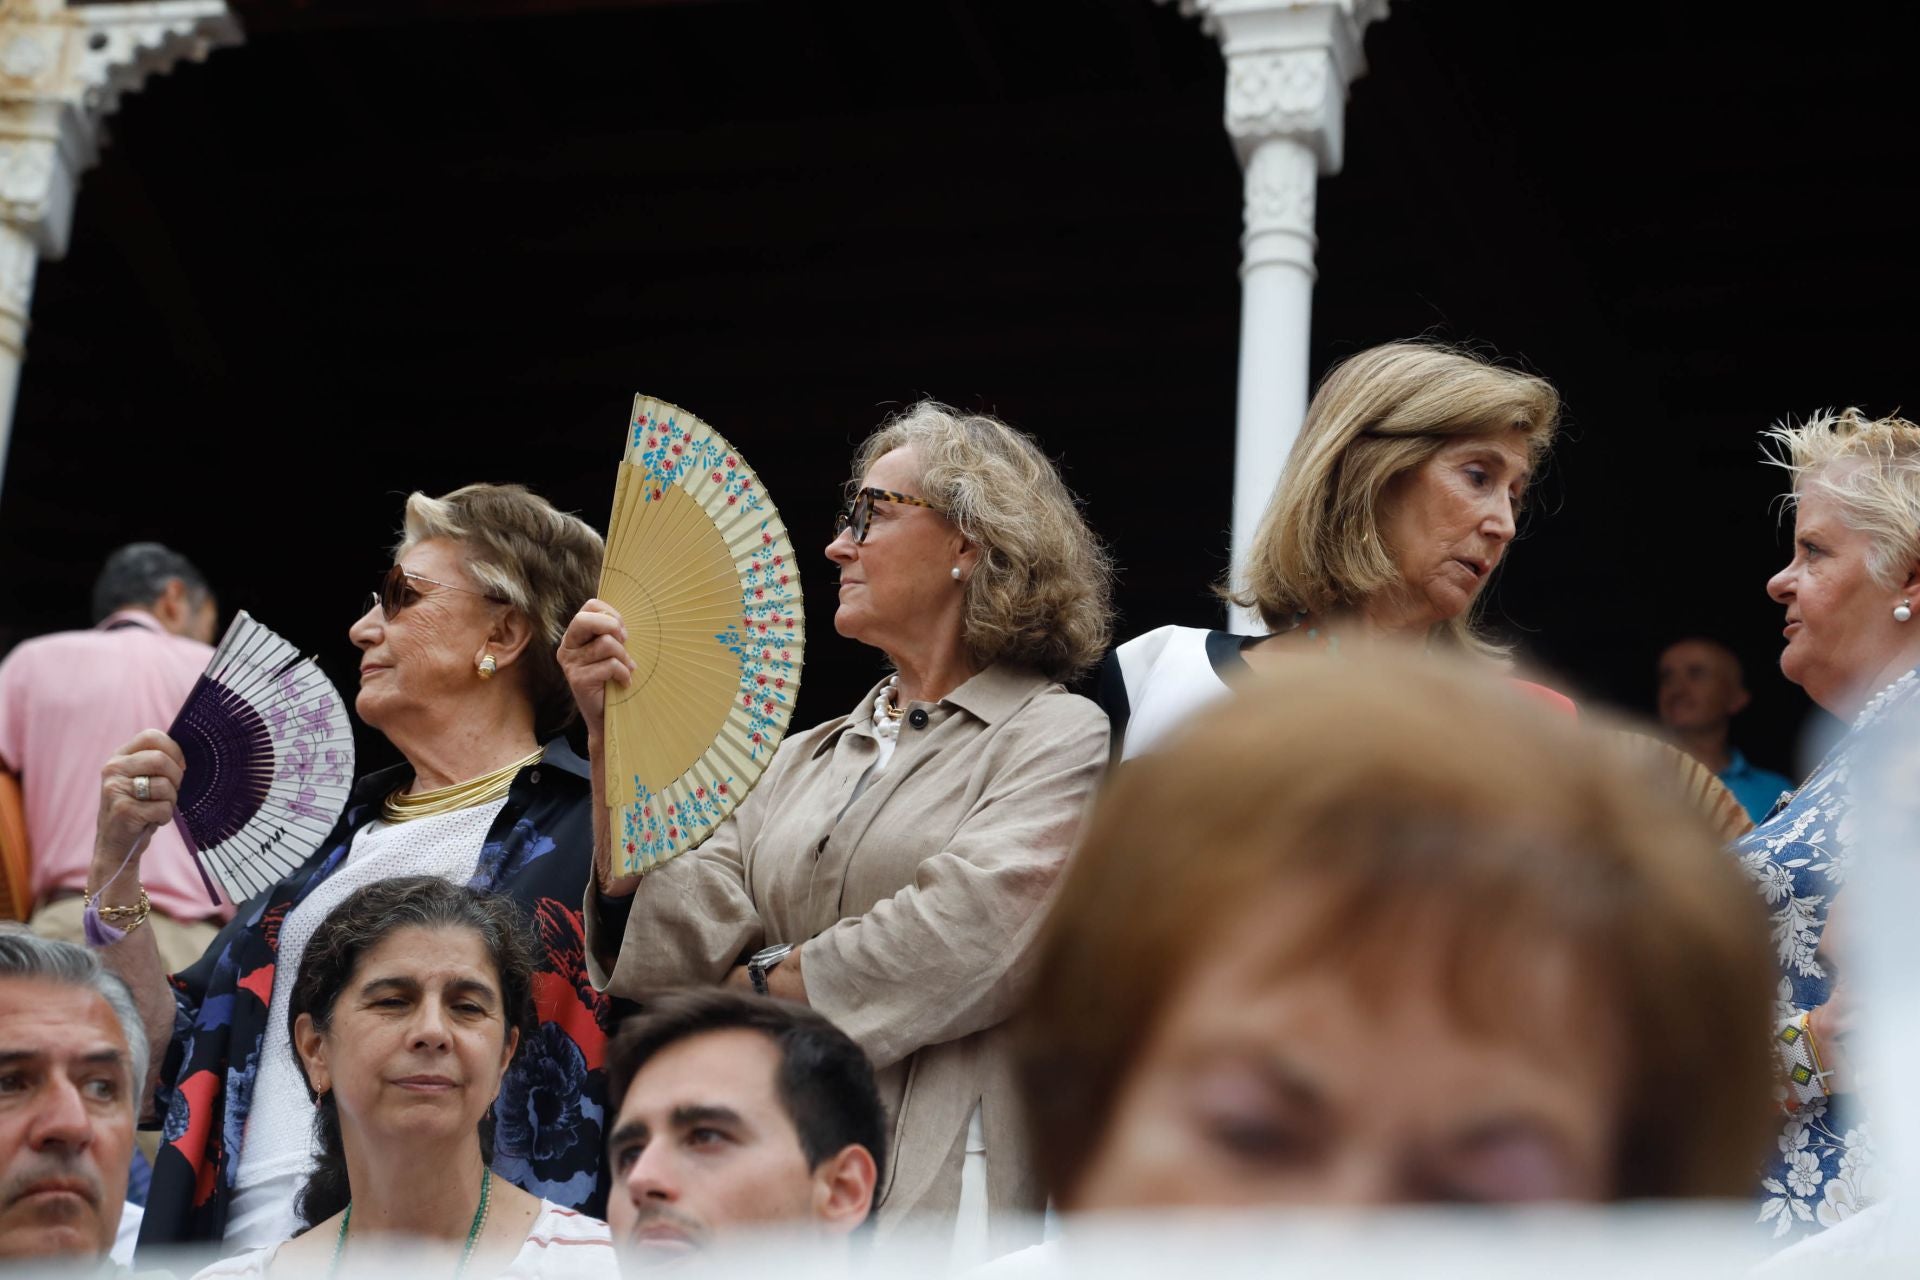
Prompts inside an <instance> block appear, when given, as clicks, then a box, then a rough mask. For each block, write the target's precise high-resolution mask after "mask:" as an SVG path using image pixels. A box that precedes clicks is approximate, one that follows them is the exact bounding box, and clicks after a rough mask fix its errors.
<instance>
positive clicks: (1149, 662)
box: [1100, 342, 1564, 756]
mask: <svg viewBox="0 0 1920 1280" xmlns="http://www.w3.org/2000/svg"><path fill="white" fill-rule="evenodd" d="M1559 417H1560V397H1559V394H1558V393H1557V392H1555V391H1554V389H1553V387H1552V385H1551V384H1549V383H1548V382H1546V381H1545V380H1544V379H1542V378H1537V377H1534V376H1533V375H1531V374H1527V373H1521V372H1519V371H1517V370H1513V369H1506V368H1502V367H1500V366H1498V365H1495V364H1492V363H1489V362H1488V361H1487V360H1485V359H1483V358H1481V357H1480V356H1477V355H1475V354H1473V353H1471V352H1467V351H1461V350H1457V349H1455V348H1452V347H1445V346H1441V345H1439V344H1437V343H1427V342H1390V343H1387V344H1386V345H1384V346H1379V347H1374V348H1372V349H1370V350H1367V351H1362V352H1361V353H1359V354H1358V355H1355V356H1352V357H1350V358H1348V359H1347V360H1345V361H1342V362H1341V363H1340V364H1338V365H1336V366H1335V367H1334V368H1333V370H1332V372H1330V373H1328V374H1327V377H1326V379H1325V381H1323V382H1322V383H1321V384H1320V389H1319V391H1318V392H1317V393H1315V395H1314V397H1313V403H1312V404H1310V405H1308V406H1307V416H1306V421H1305V422H1304V423H1303V424H1302V425H1301V428H1300V435H1299V438H1298V439H1297V440H1295V442H1294V446H1293V452H1292V453H1291V454H1290V455H1289V456H1288V459H1287V466H1286V470H1285V471H1284V472H1283V473H1282V474H1281V477H1280V483H1279V484H1278V486H1276V487H1275V489H1274V491H1273V496H1272V498H1271V499H1270V500H1269V501H1268V503H1267V509H1266V513H1265V515H1263V516H1262V517H1261V520H1260V525H1259V528H1258V529H1257V530H1256V532H1255V533H1254V538H1253V545H1252V546H1251V547H1250V548H1248V550H1247V553H1246V555H1245V559H1244V566H1243V568H1242V570H1241V574H1240V582H1239V584H1238V585H1237V587H1234V588H1229V589H1225V590H1223V592H1222V594H1224V595H1225V596H1226V597H1227V598H1228V599H1229V600H1231V601H1233V602H1234V603H1235V604H1238V605H1240V606H1241V607H1243V608H1247V609H1252V610H1255V611H1256V612H1257V613H1258V614H1259V616H1260V618H1261V620H1262V621H1263V622H1264V623H1265V624H1266V626H1267V627H1268V629H1269V632H1270V634H1267V635H1256V636H1242V635H1235V634H1233V633H1231V632H1226V631H1207V630H1201V629H1196V628H1191V627H1161V628H1159V629H1158V630H1156V631H1151V632H1148V633H1147V634H1146V635H1143V636H1139V637H1136V638H1135V639H1133V640H1131V641H1128V642H1127V643H1126V644H1123V645H1121V646H1120V648H1119V649H1117V650H1116V651H1115V652H1114V653H1113V655H1112V656H1111V658H1110V659H1109V660H1108V664H1107V668H1106V670H1105V671H1104V672H1103V673H1102V676H1101V688H1100V701H1101V705H1102V706H1103V707H1105V708H1106V711H1107V714H1108V715H1109V716H1110V717H1111V718H1112V720H1113V725H1114V742H1115V751H1116V754H1117V755H1118V754H1124V755H1126V756H1133V755H1137V754H1139V753H1140V752H1142V751H1145V750H1147V749H1149V748H1150V747H1151V746H1152V745H1153V743H1154V742H1156V741H1157V740H1158V739H1160V738H1161V737H1162V736H1164V735H1165V734H1166V733H1167V732H1168V731H1169V730H1170V729H1172V728H1173V726H1174V725H1176V724H1178V723H1180V722H1181V721H1183V720H1184V719H1185V718H1186V717H1187V716H1189V715H1190V714H1191V713H1192V712H1193V711H1194V710H1195V709H1196V708H1198V707H1200V706H1202V705H1205V704H1207V703H1209V702H1212V701H1214V700H1216V699H1218V698H1219V697H1221V696H1223V695H1224V694H1225V693H1226V692H1227V690H1228V689H1229V688H1230V687H1232V686H1233V685H1235V684H1237V683H1238V682H1239V681H1240V680H1241V679H1243V678H1244V677H1246V676H1247V675H1248V674H1249V673H1251V672H1257V671H1263V670H1266V669H1268V668H1270V667H1274V666H1277V665H1284V664H1285V663H1286V662H1287V661H1289V660H1290V659H1291V657H1293V656H1294V655H1297V654H1299V653H1302V652H1311V651H1314V650H1318V649H1338V648H1341V647H1343V646H1344V647H1346V648H1349V649H1352V648H1356V647H1367V646H1371V645H1372V644H1374V643H1376V642H1379V641H1404V642H1411V643H1414V644H1419V645H1423V646H1424V647H1426V648H1429V649H1454V650H1459V651H1462V652H1465V653H1469V654H1474V655H1478V656H1481V657H1486V658H1497V657H1499V656H1500V655H1501V650H1500V649H1499V648H1498V647H1497V646H1496V645H1494V644H1493V643H1492V642H1491V641H1489V640H1488V639H1487V638H1486V637H1485V636H1483V635H1481V634H1480V632H1479V631H1478V630H1476V628H1475V627H1474V624H1473V616H1474V612H1475V606H1476V605H1477V604H1478V602H1479V600H1480V597H1481V592H1482V589H1483V588H1484V587H1485V585H1486V583H1487V581H1488V580H1489V579H1490V578H1491V577H1492V576H1493V573H1494V570H1495V569H1497V568H1498V567H1499V565H1500V561H1501V559H1502V557H1503V556H1504V555H1505V553H1506V550H1507V547H1508V546H1509V545H1510V544H1511V543H1512V541H1513V539H1514V536H1515V534H1516V532H1517V529H1516V521H1517V519H1518V515H1519V511H1520V507H1521V504H1522V501H1523V499H1524V498H1525V496H1526V491H1527V486H1528V485H1529V483H1530V482H1531V481H1532V479H1533V474H1534V471H1535V470H1536V468H1537V467H1538V465H1539V463H1540V460H1541V459H1542V458H1543V457H1544V455H1545V454H1546V451H1547V448H1548V446H1549V445H1550V444H1551V443H1552V440H1553V435H1554V431H1555V429H1556V426H1557V424H1558V422H1559ZM1536 688H1537V687H1536ZM1539 692H1541V693H1545V692H1546V691H1545V690H1539ZM1548 696H1549V697H1550V698H1553V699H1556V700H1558V695H1548ZM1560 701H1562V702H1564V700H1560ZM1123 742H1124V752H1122V744H1123Z"/></svg>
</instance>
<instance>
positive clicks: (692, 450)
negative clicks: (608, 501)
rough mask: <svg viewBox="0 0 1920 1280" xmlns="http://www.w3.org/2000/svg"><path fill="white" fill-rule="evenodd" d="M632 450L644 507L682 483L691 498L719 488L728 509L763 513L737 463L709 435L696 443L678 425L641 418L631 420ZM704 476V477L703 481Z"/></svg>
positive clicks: (756, 492) (673, 421) (753, 488)
mask: <svg viewBox="0 0 1920 1280" xmlns="http://www.w3.org/2000/svg"><path fill="white" fill-rule="evenodd" d="M632 447H633V448H635V449H639V450H640V456H639V458H638V459H636V460H635V465H637V466H639V467H640V469H641V470H643V471H645V472H646V474H647V501H648V502H652V501H653V500H654V499H655V498H658V497H659V496H660V491H661V489H663V488H664V487H665V486H667V485H670V484H674V483H677V482H679V481H681V480H683V479H684V480H685V481H686V482H687V483H686V485H685V487H686V488H687V490H688V491H689V492H691V493H692V494H693V495H694V496H695V497H698V498H702V499H704V497H705V494H704V493H703V492H702V489H703V488H704V487H705V486H708V485H717V486H719V490H720V492H721V493H722V494H723V495H725V497H726V500H727V505H728V506H730V507H734V506H737V507H739V508H741V509H742V510H744V511H760V510H762V509H763V508H764V500H763V499H762V498H761V496H760V489H759V487H758V486H757V485H755V484H754V482H753V477H752V476H751V475H748V474H747V469H746V468H745V467H743V466H741V465H740V459H739V458H738V457H737V456H736V455H734V454H733V453H731V452H729V451H728V450H727V448H726V447H725V446H724V445H723V444H721V442H720V441H718V440H715V439H714V438H713V436H712V435H703V436H700V437H698V438H697V439H696V438H695V437H694V435H693V433H692V432H690V431H688V430H686V429H685V428H684V427H682V426H681V425H680V424H679V422H678V421H677V420H676V419H673V418H668V419H667V420H666V421H665V422H661V421H660V420H658V419H657V418H652V417H650V416H649V415H647V414H644V413H643V414H641V415H640V416H639V417H637V418H635V419H634V420H633V444H632ZM702 472H705V473H706V474H705V476H704V477H702V476H701V474H700V473H702Z"/></svg>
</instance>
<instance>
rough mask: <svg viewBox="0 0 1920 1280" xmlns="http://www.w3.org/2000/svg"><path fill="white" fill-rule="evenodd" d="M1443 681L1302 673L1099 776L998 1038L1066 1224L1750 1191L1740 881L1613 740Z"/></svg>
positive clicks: (1481, 677) (1763, 936)
mask: <svg viewBox="0 0 1920 1280" xmlns="http://www.w3.org/2000/svg"><path fill="white" fill-rule="evenodd" d="M1457 665H1458V664H1457V663H1455V662H1451V661H1445V660H1415V659H1414V658H1412V657H1403V656H1401V655H1398V654H1381V655H1378V656H1377V658H1376V660H1375V661H1372V662H1369V663H1368V664H1366V665H1365V666H1364V667H1363V666H1360V665H1358V664H1354V663H1351V662H1347V661H1344V660H1343V659H1341V658H1337V657H1328V656H1319V655H1310V654H1309V655H1302V656H1301V657H1300V659H1299V660H1298V661H1297V662H1294V663H1290V664H1288V665H1287V666H1286V667H1285V668H1284V669H1278V670H1276V671H1275V673H1274V675H1273V677H1272V679H1271V680H1270V681H1267V682H1265V683H1264V686H1263V687H1261V688H1258V689H1253V690H1249V691H1248V692H1247V693H1245V694H1243V695H1242V696H1241V697H1239V698H1236V699H1233V700H1232V701H1230V702H1228V703H1226V704H1224V705H1223V706H1222V707H1221V708H1220V709H1219V710H1218V711H1217V712H1215V713H1214V714H1212V715H1209V716H1208V717H1206V718H1205V720H1204V721H1196V722H1195V723H1194V724H1192V725H1190V726H1189V727H1188V728H1186V729H1184V730H1182V731H1180V732H1178V733H1177V734H1176V735H1175V736H1174V737H1173V738H1171V739H1169V741H1168V742H1167V743H1166V744H1165V746H1164V748H1163V749H1162V750H1159V751H1156V752H1154V753H1152V754H1151V755H1148V756H1146V757H1142V758H1141V759H1138V760H1134V761H1130V762H1128V763H1126V764H1124V765H1121V766H1120V768H1119V770H1118V772H1117V773H1116V775H1115V777H1114V781H1113V785H1111V786H1109V787H1107V788H1106V789H1105V790H1104V792H1103V794H1102V796H1101V800H1100V803H1099V804H1098V806H1097V807H1096V809H1095V811H1094V813H1093V816H1092V817H1091V818H1090V819H1089V821H1088V824H1087V831H1086V836H1085V840H1084V841H1083V844H1082V846H1081V848H1080V851H1079V852H1078V853H1077V854H1076V855H1075V859H1074V864H1073V866H1072V868H1071V869H1070V870H1069V871H1068V873H1067V876H1066V878H1065V880H1064V882H1063V884H1062V886H1061V890H1060V897H1059V901H1058V904H1057V906H1056V907H1055V909H1054V911H1053V913H1052V916H1051V918H1050V920H1049V922H1048V926H1047V932H1046V938H1045V940H1044V941H1043V943H1042V946H1041V951H1040V964H1039V971H1038V976H1037V977H1036V979H1035V983H1034V987H1033V993H1032V996H1031V998H1030V999H1029V1001H1028V1003H1027V1005H1026V1008H1025V1010H1024V1012H1023V1014H1022V1015H1021V1017H1020V1018H1019V1019H1018V1020H1017V1022H1016V1028H1017V1033H1018V1042H1017V1043H1018V1061H1019V1070H1020V1080H1021V1084H1022V1088H1023V1093H1024V1099H1025V1103H1026V1107H1027V1114H1028V1116H1029V1118H1030V1120H1031V1123H1032V1124H1033V1126H1034V1129H1035V1145H1036V1149H1037V1150H1038V1151H1039V1152H1041V1153H1042V1155H1043V1157H1044V1169H1045V1172H1046V1175H1047V1181H1048V1185H1049V1189H1050V1190H1051V1191H1052V1192H1053V1194H1054V1195H1055V1197H1056V1198H1057V1199H1058V1201H1059V1203H1060V1205H1061V1206H1062V1207H1063V1208H1065V1209H1067V1210H1070V1211H1092V1210H1116V1209H1119V1210H1130V1209H1140V1208H1151V1207H1170V1206H1201V1207H1216V1208H1225V1207H1236V1206H1245V1207H1276V1206H1309V1205H1336V1204H1337V1205H1352V1206H1360V1205H1377V1204H1387V1203H1407V1202H1422V1201H1431V1202H1440V1203H1453V1202H1467V1203H1509V1202H1520V1201H1537V1200H1560V1201H1605V1200H1624V1199H1642V1198H1666V1197H1697V1196H1738V1195H1741V1194H1744V1193H1746V1192H1747V1191H1748V1190H1749V1189H1750V1188H1751V1185H1752V1177H1753V1170H1754V1168H1755V1167H1756V1165H1757V1162H1758V1161H1759V1159H1760V1156H1761V1153H1762V1148H1763V1147H1764V1146H1765V1145H1766V1141H1767V1136H1768V1132H1769V1128H1770V1124H1771V1120H1770V1117H1771V1115H1772V1113H1773V1101H1772V1091H1773V1088H1774V1084H1775V1080H1776V1079H1777V1077H1776V1076H1775V1074H1774V1072H1773V1064H1772V1062H1771V1061H1770V1055H1769V1054H1768V1053H1767V1052H1766V1051H1765V1047H1764V1045H1763V1044H1762V1043H1761V1041H1762V1038H1763V1037H1764V1036H1765V1034H1766V1029H1767V1016H1768V1004H1769V996H1768V993H1769V988H1770V986H1771V984H1772V975H1771V973H1770V971H1769V965H1768V962H1767V931H1766V924H1765V920H1764V918H1763V915H1762V913H1761V911H1760V910H1759V907H1758V905H1757V904H1756V903H1755V902H1753V901H1752V898H1751V895H1750V894H1749V893H1748V892H1747V891H1746V889H1745V887H1744V886H1743V884H1742V877H1741V875H1740V872H1739V868H1738V867H1737V866H1736V865H1735V864H1734V863H1733V862H1732V860H1730V859H1728V858H1727V857H1726V855H1725V853H1724V852H1723V851H1722V850H1721V849H1720V848H1719V846H1718V844H1717V842H1716V840H1715V838H1714V836H1713V834H1712V833H1711V831H1710V830H1709V828H1708V827H1707V826H1706V825H1705V823H1704V822H1703V821H1702V820H1701V819H1700V818H1699V817H1698V816H1697V815H1696V813H1695V811H1694V810H1693V808H1692V806H1691V805H1689V804H1688V803H1687V801H1686V800H1684V799H1683V798H1682V797H1681V796H1680V795H1679V793H1678V792H1677V791H1676V790H1675V789H1674V788H1672V787H1671V785H1670V779H1667V778H1665V777H1664V776H1662V775H1661V774H1658V773H1656V772H1653V771H1652V766H1650V765H1649V764H1648V762H1646V761H1645V760H1643V759H1642V758H1640V757H1639V756H1638V755H1635V754H1632V753H1629V752H1627V751H1625V750H1624V749H1622V748H1620V747H1619V745H1618V740H1617V738H1615V737H1613V736H1610V735H1605V734H1599V733H1596V732H1593V731H1591V730H1589V729H1586V728H1583V727H1582V726H1581V725H1579V724H1576V723H1574V722H1572V721H1569V720H1568V719H1567V718H1566V717H1564V716H1560V715H1556V714H1554V713H1552V712H1551V711H1550V710H1548V709H1546V708H1544V707H1542V706H1540V705H1538V703H1537V702H1536V701H1534V700H1531V699H1528V698H1527V697H1526V696H1525V695H1523V694H1521V693H1520V692H1519V691H1517V690H1515V689H1513V688H1512V686H1511V684H1510V683H1508V682H1506V681H1503V680H1501V679H1499V678H1498V677H1497V675H1495V674H1493V673H1489V672H1486V671H1482V670H1473V669H1469V668H1464V667H1462V668H1460V669H1454V668H1455V667H1456V666H1457ZM1196 796H1204V797H1206V799H1205V802H1204V803H1199V804H1196V803H1195V799H1194V798H1195V797H1196Z"/></svg>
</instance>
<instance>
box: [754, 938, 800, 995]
mask: <svg viewBox="0 0 1920 1280" xmlns="http://www.w3.org/2000/svg"><path fill="white" fill-rule="evenodd" d="M792 951H793V944H792V943H791V942H777V943H775V944H774V945H773V946H771V947H762V948H760V949H759V950H758V951H756V952H754V953H753V956H752V957H751V958H750V959H749V960H748V961H747V979H748V980H749V981H750V982H752V983H753V989H754V991H755V992H757V993H758V994H760V995H763V996H764V995H767V994H768V992H767V975H768V974H769V973H771V972H772V971H773V967H774V966H775V965H777V964H779V963H780V962H781V961H782V960H785V959H786V958H787V956H788V954H789V953H791V952H792Z"/></svg>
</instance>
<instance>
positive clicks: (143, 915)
mask: <svg viewBox="0 0 1920 1280" xmlns="http://www.w3.org/2000/svg"><path fill="white" fill-rule="evenodd" d="M99 897H100V895H99V894H97V893H89V894H87V895H86V896H85V897H83V898H81V900H80V905H81V906H82V907H83V908H92V910H93V911H94V913H95V914H96V915H98V916H99V917H100V918H101V919H102V920H104V921H106V922H107V923H108V924H110V925H112V926H113V927H114V928H116V929H118V930H120V931H121V932H122V933H132V932H133V931H134V930H135V929H138V928H139V927H140V926H141V925H143V924H145V923H146V922H147V917H148V916H149V915H151V914H153V899H152V898H149V897H148V896H147V887H146V886H145V885H141V886H140V901H139V902H137V903H135V904H134V905H133V906H130V907H98V906H94V902H95V900H96V899H98V898H99ZM123 920H124V921H126V922H127V923H125V924H122V923H121V921H123Z"/></svg>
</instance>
